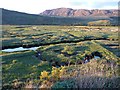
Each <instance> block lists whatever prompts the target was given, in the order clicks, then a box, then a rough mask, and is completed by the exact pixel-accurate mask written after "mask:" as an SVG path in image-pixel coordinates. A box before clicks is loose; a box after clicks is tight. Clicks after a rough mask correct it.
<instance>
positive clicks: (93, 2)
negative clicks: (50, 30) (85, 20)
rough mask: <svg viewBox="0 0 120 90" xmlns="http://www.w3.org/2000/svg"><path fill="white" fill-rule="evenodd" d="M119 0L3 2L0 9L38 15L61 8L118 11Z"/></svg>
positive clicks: (2, 0) (25, 0) (8, 0)
mask: <svg viewBox="0 0 120 90" xmlns="http://www.w3.org/2000/svg"><path fill="white" fill-rule="evenodd" d="M118 1H119V0H109V1H108V0H100V1H98V0H1V3H0V8H5V9H10V10H16V11H20V12H27V13H33V14H38V13H40V12H42V11H44V10H46V9H54V8H60V7H66V8H73V9H110V8H111V9H115V8H116V9H117V8H118Z"/></svg>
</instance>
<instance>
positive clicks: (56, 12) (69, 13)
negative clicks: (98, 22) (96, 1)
mask: <svg viewBox="0 0 120 90" xmlns="http://www.w3.org/2000/svg"><path fill="white" fill-rule="evenodd" d="M40 14H41V15H47V16H62V17H81V16H87V17H88V16H103V17H106V16H108V17H110V16H118V10H116V9H111V10H98V9H94V10H87V9H71V8H57V9H52V10H46V11H44V12H42V13H40Z"/></svg>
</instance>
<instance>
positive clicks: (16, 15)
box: [0, 8, 118, 25]
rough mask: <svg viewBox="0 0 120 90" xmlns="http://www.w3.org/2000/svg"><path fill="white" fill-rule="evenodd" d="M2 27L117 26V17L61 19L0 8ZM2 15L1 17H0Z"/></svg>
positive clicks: (60, 17) (59, 17)
mask: <svg viewBox="0 0 120 90" xmlns="http://www.w3.org/2000/svg"><path fill="white" fill-rule="evenodd" d="M0 11H1V12H2V14H0V17H2V24H3V25H88V23H89V22H91V21H98V20H109V21H110V22H112V23H113V24H112V25H118V23H117V21H118V17H108V16H106V17H103V16H99V17H98V16H94V17H92V16H89V17H82V16H81V17H62V16H46V15H39V14H27V13H24V12H18V11H13V10H7V9H2V8H0ZM1 15H2V16H1Z"/></svg>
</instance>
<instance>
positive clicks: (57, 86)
mask: <svg viewBox="0 0 120 90" xmlns="http://www.w3.org/2000/svg"><path fill="white" fill-rule="evenodd" d="M51 88H52V89H62V88H69V89H72V88H77V85H76V83H75V80H73V79H69V80H65V81H61V82H60V81H59V82H56V83H55V84H54V85H53V86H52V87H51Z"/></svg>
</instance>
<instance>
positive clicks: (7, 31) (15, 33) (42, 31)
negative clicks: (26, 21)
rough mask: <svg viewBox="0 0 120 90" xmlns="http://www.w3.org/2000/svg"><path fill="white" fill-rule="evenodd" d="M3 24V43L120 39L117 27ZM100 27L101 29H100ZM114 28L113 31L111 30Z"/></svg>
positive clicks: (31, 43) (24, 43)
mask: <svg viewBox="0 0 120 90" xmlns="http://www.w3.org/2000/svg"><path fill="white" fill-rule="evenodd" d="M17 27H18V26H3V31H2V45H3V46H17V45H35V44H37V45H40V44H46V43H53V42H61V41H76V40H84V39H96V38H106V39H111V40H116V39H118V34H117V33H116V32H117V31H116V30H117V27H109V26H108V27H103V26H101V27H97V26H96V27H89V26H86V27H82V26H81V27H79V26H25V27H23V28H17ZM99 28H100V30H99ZM111 30H113V31H111Z"/></svg>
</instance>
